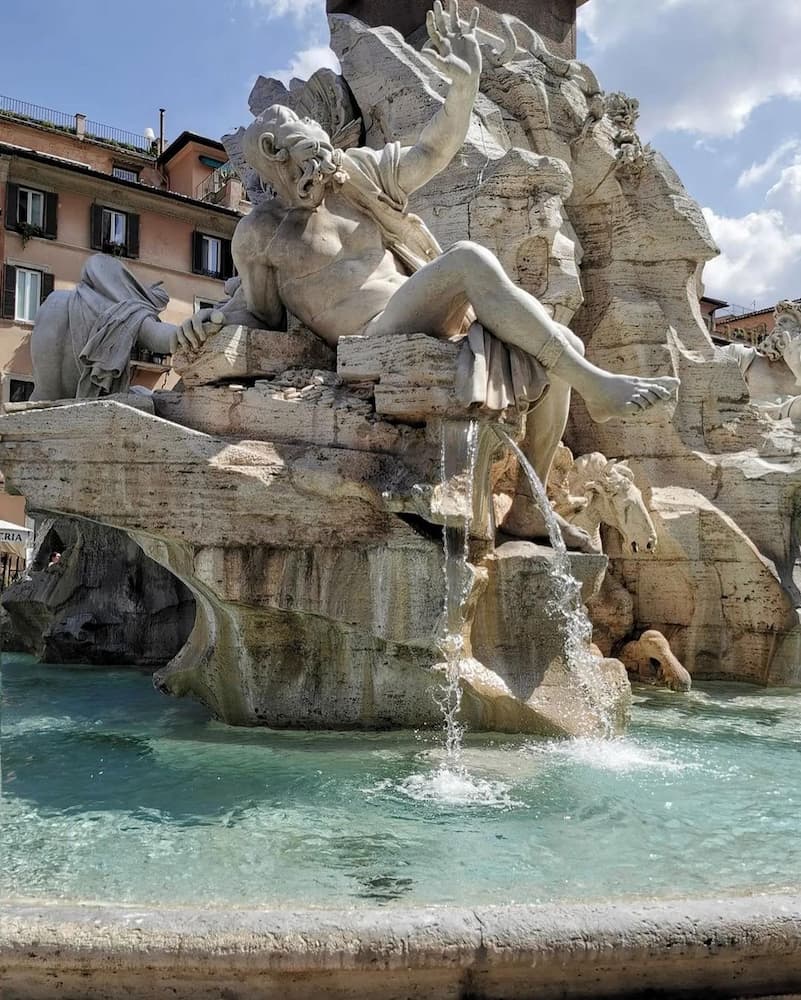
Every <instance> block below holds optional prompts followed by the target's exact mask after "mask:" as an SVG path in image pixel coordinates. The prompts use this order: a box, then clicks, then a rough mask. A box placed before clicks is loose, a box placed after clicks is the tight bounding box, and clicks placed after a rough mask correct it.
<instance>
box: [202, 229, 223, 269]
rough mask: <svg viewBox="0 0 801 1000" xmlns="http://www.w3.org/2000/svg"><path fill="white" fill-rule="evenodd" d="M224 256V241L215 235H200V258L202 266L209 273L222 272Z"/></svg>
mask: <svg viewBox="0 0 801 1000" xmlns="http://www.w3.org/2000/svg"><path fill="white" fill-rule="evenodd" d="M221 258H222V241H221V240H218V239H217V238H216V237H215V236H201V237H200V260H201V264H200V266H201V268H202V269H203V270H204V271H205V272H206V273H207V274H219V273H220V260H221Z"/></svg>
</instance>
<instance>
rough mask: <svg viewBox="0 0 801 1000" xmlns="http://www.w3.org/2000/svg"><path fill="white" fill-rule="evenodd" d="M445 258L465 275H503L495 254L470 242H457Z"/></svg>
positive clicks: (478, 244)
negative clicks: (448, 258) (449, 259)
mask: <svg viewBox="0 0 801 1000" xmlns="http://www.w3.org/2000/svg"><path fill="white" fill-rule="evenodd" d="M447 256H448V257H450V258H451V260H452V261H453V262H454V263H455V264H456V265H457V267H458V268H459V270H460V271H463V272H465V273H467V274H472V275H478V274H482V275H484V274H488V273H491V274H498V273H503V269H502V268H501V265H500V264H499V262H498V258H497V257H496V256H495V254H494V253H492V251H491V250H487V248H486V247H483V246H481V244H480V243H473V242H472V241H471V240H459V242H458V243H454V244H453V246H452V247H451V248H450V249H449V250H448V251H447Z"/></svg>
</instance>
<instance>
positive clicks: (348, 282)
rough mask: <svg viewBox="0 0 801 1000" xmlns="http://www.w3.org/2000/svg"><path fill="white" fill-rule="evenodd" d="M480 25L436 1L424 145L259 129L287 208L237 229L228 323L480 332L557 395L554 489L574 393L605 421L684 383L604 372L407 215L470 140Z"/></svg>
mask: <svg viewBox="0 0 801 1000" xmlns="http://www.w3.org/2000/svg"><path fill="white" fill-rule="evenodd" d="M477 23H478V9H475V10H474V11H473V13H472V15H471V17H470V21H469V22H465V21H463V20H461V19H460V17H459V12H458V6H457V3H456V0H452V2H451V3H450V6H449V10H448V12H447V13H446V12H445V10H444V9H443V7H442V4H441V3H440V2H439V0H437V2H436V3H435V4H434V9H433V11H431V12H430V13H429V17H428V21H427V26H428V33H429V42H428V46H429V47H428V48H427V49H426V50H425V54H426V56H427V58H428V59H430V60H431V61H432V62H433V64H434V65H435V67H436V68H437V69H438V70H439V71H440V72H441V73H442V74H443V75H444V76H446V77H447V78H448V79H449V80H450V89H449V92H448V94H447V98H446V100H445V102H444V105H443V106H442V107H441V108H440V109H439V110H438V111H437V113H436V114H435V115H434V116H433V118H432V119H431V121H430V122H429V124H428V125H427V126H426V127H425V128H424V129H423V131H422V133H421V134H420V136H419V139H418V141H417V143H416V144H415V145H414V146H409V147H402V146H401V145H400V143H397V142H391V143H389V144H387V145H386V146H385V147H384V148H383V149H382V150H375V149H371V148H365V147H360V148H354V149H347V150H340V149H336V148H335V147H334V145H333V143H332V140H331V138H330V136H329V135H328V134H327V133H326V132H325V130H324V129H323V128H322V127H321V126H320V125H318V124H317V123H316V122H314V121H312V120H311V119H303V120H301V119H300V118H299V117H298V116H297V115H296V114H295V113H294V112H293V111H291V110H290V109H289V108H287V107H283V106H281V105H272V106H271V107H269V108H267V109H266V110H265V111H264V112H263V113H262V114H261V115H259V116H258V117H257V118H256V119H255V121H254V122H253V123H252V124H251V125H250V127H249V128H248V129H247V130H246V131H245V133H244V136H243V147H244V156H245V159H246V161H247V163H248V165H249V167H251V168H252V169H253V170H255V171H256V172H257V173H258V175H259V176H260V177H261V179H262V181H263V183H264V184H265V185H267V186H269V187H270V188H271V189H272V191H273V192H274V196H273V197H269V198H265V199H264V200H262V201H261V202H260V203H259V204H258V205H256V207H255V208H254V210H253V211H252V212H251V213H250V215H248V216H246V217H245V218H244V219H242V220H241V222H240V223H239V225H238V226H237V230H236V233H235V235H234V240H233V247H232V249H233V256H234V261H235V263H236V267H237V269H238V272H239V274H240V275H241V278H242V283H241V287H240V289H239V291H238V292H237V293H236V294H235V295H234V296H233V298H232V299H231V300H230V301H229V303H227V304H226V305H224V306H222V307H221V311H222V313H223V314H224V315H229V316H230V317H233V316H234V315H236V314H238V313H239V314H241V312H242V311H243V310H246V311H248V312H250V313H252V314H253V315H255V316H256V317H257V318H258V319H259V320H260V321H262V322H263V323H265V324H266V325H267V326H268V327H271V328H274V327H276V326H278V325H279V324H282V323H283V321H284V310H285V309H288V310H290V311H291V312H292V313H293V314H294V315H296V316H297V317H298V318H299V319H300V320H302V322H303V323H305V324H306V326H307V327H308V328H309V329H310V330H312V331H313V332H314V333H316V334H317V335H318V336H320V337H321V338H322V339H324V340H325V341H327V342H328V343H329V344H331V345H332V346H333V345H336V343H337V342H338V340H339V339H340V337H345V336H352V335H358V334H362V335H366V336H368V337H384V336H390V335H393V334H409V333H419V332H424V333H428V334H430V335H432V336H436V337H443V338H453V337H456V336H458V335H459V334H464V333H466V332H467V331H468V330H469V329H470V328H471V327H473V328H475V324H476V323H478V324H480V325H481V326H482V327H483V328H484V329H485V330H486V331H488V332H490V333H491V334H492V335H493V336H494V337H495V338H497V339H498V340H500V341H502V342H503V343H505V344H506V345H508V346H509V347H510V348H511V349H513V351H517V352H522V353H523V354H524V355H525V356H526V358H527V359H529V361H530V364H532V365H533V366H534V369H535V370H536V371H538V372H539V373H540V375H541V376H542V381H543V382H544V383H548V384H549V391H548V396H549V403H548V417H547V421H546V423H547V424H548V427H547V431H544V433H543V435H542V436H540V435H539V433H538V434H537V440H538V441H539V442H540V443H539V445H537V444H535V445H534V450H535V451H536V452H537V453H536V454H534V455H530V456H529V457H530V458H531V460H532V464H533V465H534V467H535V469H536V471H537V472H538V474H539V475H540V477H541V478H542V479H543V480H544V479H545V478H547V473H548V470H549V468H550V464H551V461H552V458H553V454H554V450H555V448H556V446H557V444H558V442H559V440H560V438H561V436H562V432H563V430H564V427H565V423H566V420H567V413H568V407H569V402H570V390H571V389H575V390H576V391H577V392H578V393H580V395H581V396H582V397H583V398H584V400H585V402H586V404H587V408H588V410H589V413H590V415H591V416H592V417H593V419H595V420H596V421H599V422H600V421H606V420H609V419H611V418H613V417H628V416H634V415H637V414H638V413H641V412H642V411H644V410H647V409H649V408H650V407H652V406H653V405H655V404H659V403H662V402H664V401H667V400H670V399H672V398H675V396H676V393H677V389H678V380H677V379H675V378H673V377H668V376H665V377H661V378H640V377H636V376H628V375H615V374H612V373H610V372H608V371H604V370H603V369H600V368H598V367H596V366H595V365H593V364H591V363H590V362H589V361H587V360H586V359H585V358H584V349H583V345H582V343H581V341H580V340H579V338H578V337H576V336H575V335H574V334H573V333H572V332H571V331H570V330H568V329H567V328H566V327H564V326H562V325H561V324H559V323H557V322H555V321H554V320H553V319H552V318H551V316H550V315H549V313H548V311H547V310H546V309H545V308H544V306H543V305H542V304H541V303H540V302H539V301H538V300H537V299H536V298H534V297H533V296H532V295H530V294H528V293H527V292H525V291H523V290H522V289H521V288H519V287H517V286H516V285H515V284H514V283H513V282H512V281H511V280H510V279H509V277H508V276H507V275H506V273H505V271H504V270H503V268H502V266H501V265H500V263H499V262H498V260H497V259H496V257H495V256H494V255H493V254H492V253H491V252H490V251H488V250H487V249H485V248H484V247H482V246H480V245H478V244H476V243H472V242H459V243H456V244H454V245H453V246H452V247H451V248H450V249H448V250H446V251H445V252H442V251H441V249H440V247H439V245H438V244H437V242H436V240H435V239H434V237H433V235H432V234H431V233H430V232H429V230H428V229H427V228H426V226H425V225H424V224H423V222H422V220H420V219H419V218H418V217H417V216H415V215H413V214H411V213H409V212H408V211H407V207H406V206H407V200H408V196H409V194H410V193H411V192H413V191H415V190H417V189H418V188H421V187H422V186H423V185H424V184H426V183H427V182H428V181H429V180H430V179H431V178H432V177H434V176H435V175H436V174H438V173H439V172H441V171H443V170H445V169H447V167H448V164H449V163H450V162H451V160H452V159H453V157H454V156H455V155H456V154H457V153H458V151H459V149H460V148H461V146H462V144H463V143H464V141H465V137H466V135H467V131H468V127H469V124H470V117H471V113H472V110H473V104H474V101H475V98H476V95H477V93H478V86H479V78H480V75H481V58H482V57H481V50H480V48H479V43H478V40H477V37H476V27H477ZM216 318H218V317H215V319H216ZM210 319H211V313H210V311H208V310H206V311H201V312H200V313H197V314H196V315H195V316H194V317H192V318H191V319H190V320H187V321H186V322H185V323H184V324H183V327H182V334H183V335H185V336H186V338H187V339H189V340H190V341H191V342H193V343H194V344H195V345H196V346H200V344H201V343H202V342H203V340H204V339H205V337H206V334H207V332H211V331H212V330H216V329H217V326H216V325H213V324H210V322H209V321H210ZM529 376H531V369H529Z"/></svg>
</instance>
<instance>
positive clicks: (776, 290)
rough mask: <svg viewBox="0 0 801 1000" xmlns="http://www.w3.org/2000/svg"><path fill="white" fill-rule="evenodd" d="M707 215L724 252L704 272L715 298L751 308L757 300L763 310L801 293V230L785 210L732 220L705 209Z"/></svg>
mask: <svg viewBox="0 0 801 1000" xmlns="http://www.w3.org/2000/svg"><path fill="white" fill-rule="evenodd" d="M704 217H705V218H706V221H707V224H708V225H709V229H710V231H711V233H712V236H713V238H714V239H715V241H716V242H717V244H718V246H719V247H720V250H721V255H720V257H718V258H717V259H716V260H713V261H710V263H709V264H707V265H706V268H705V270H704V285H705V287H706V290H707V292H708V294H709V295H713V296H714V297H715V298H723V299H728V301H729V302H731V303H732V304H736V305H742V306H747V307H750V306H751V305H752V302H753V301H756V303H757V306H758V307H759V306H768V305H773V304H774V303H775V302H777V301H778V300H779V299H781V298H795V297H796V296H798V295H799V294H801V289H800V288H799V285H801V231H796V227H793V226H792V225H790V224H788V221H787V220H786V219H785V217H784V215H783V213H782V212H780V211H779V210H777V209H769V210H765V211H759V212H749V213H748V214H747V215H744V216H742V217H741V218H727V217H725V216H720V215H717V214H716V213H715V212H714V211H713V210H712V209H711V208H705V209H704ZM743 297H747V301H745V302H743V301H742V299H743Z"/></svg>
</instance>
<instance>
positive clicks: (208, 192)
mask: <svg viewBox="0 0 801 1000" xmlns="http://www.w3.org/2000/svg"><path fill="white" fill-rule="evenodd" d="M234 176H236V171H235V170H234V165H233V163H223V165H222V166H221V167H217V169H216V170H215V171H214V172H213V173H211V174H209V176H208V177H206V178H204V179H203V180H202V181H201V182H200V184H198V186H197V187H196V188H195V198H196V199H197V200H198V201H206V200H207V199H209V198H213V197H214V195H217V194H219V193H220V191H222V189H223V188H224V187H225V185H226V184H227V183H228V181H229V180H230V179H231V178H232V177H234Z"/></svg>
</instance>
